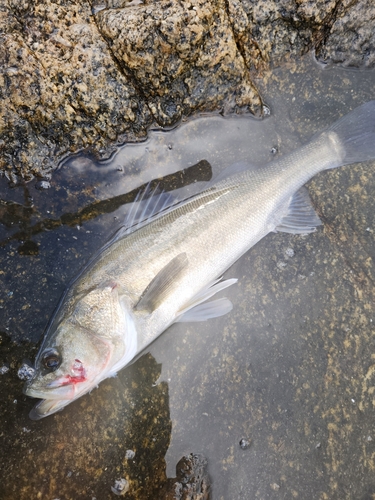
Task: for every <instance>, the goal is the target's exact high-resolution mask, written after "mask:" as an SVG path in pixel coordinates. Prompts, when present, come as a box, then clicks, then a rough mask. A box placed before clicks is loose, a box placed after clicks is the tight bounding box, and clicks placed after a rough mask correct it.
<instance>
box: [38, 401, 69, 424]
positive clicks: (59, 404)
mask: <svg viewBox="0 0 375 500" xmlns="http://www.w3.org/2000/svg"><path fill="white" fill-rule="evenodd" d="M71 402H72V401H71V400H70V399H42V401H39V403H37V404H36V405H35V406H34V408H33V409H32V410H31V411H30V413H29V417H30V419H31V420H41V419H42V418H44V417H48V415H52V414H53V413H56V412H58V411H61V410H62V409H63V408H65V406H67V405H68V404H70V403H71Z"/></svg>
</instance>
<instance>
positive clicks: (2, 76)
mask: <svg viewBox="0 0 375 500" xmlns="http://www.w3.org/2000/svg"><path fill="white" fill-rule="evenodd" d="M364 12H366V16H364V15H363V13H364ZM374 18H375V7H374V6H373V5H372V2H371V0H358V1H357V2H354V3H353V2H349V1H345V2H341V3H339V4H338V3H337V2H336V1H335V0H329V1H325V0H318V1H311V0H304V1H298V2H297V0H284V1H283V2H281V3H280V2H277V1H276V0H217V1H213V0H211V1H207V0H181V1H179V2H178V1H177V0H161V1H159V2H154V1H151V0H147V1H145V2H144V3H141V2H140V1H138V0H134V1H133V2H127V1H125V0H107V1H105V0H93V2H92V4H91V5H90V4H89V2H87V1H83V2H81V1H78V0H57V1H56V2H52V0H37V1H36V2H33V3H28V2H27V1H26V0H22V1H16V0H10V1H9V2H8V3H6V4H4V3H3V4H2V5H1V6H0V26H1V28H0V98H1V101H2V106H1V109H0V171H3V172H4V173H5V175H6V176H7V177H8V179H10V180H11V181H12V182H13V183H16V182H17V181H18V180H19V179H20V178H23V179H25V180H29V179H31V178H32V177H33V176H38V177H42V178H44V179H45V180H48V178H49V177H50V175H51V172H52V171H53V170H54V169H56V168H57V167H58V165H59V161H60V160H61V159H62V158H63V157H64V156H66V155H67V154H69V153H71V152H74V151H77V150H80V149H83V148H86V149H87V148H89V149H92V150H93V151H94V153H95V154H97V155H99V156H102V155H103V154H106V155H109V154H110V153H111V151H113V148H115V147H116V146H117V145H118V144H119V143H123V142H125V141H130V140H135V139H140V138H144V137H145V134H146V130H147V128H148V127H149V126H150V124H151V123H152V122H153V121H154V122H156V123H157V124H159V125H161V126H164V127H165V126H168V127H169V126H172V125H175V124H176V123H178V121H179V120H180V119H181V118H183V117H185V116H188V115H191V114H193V113H196V112H202V111H205V112H206V111H213V110H216V111H221V112H224V113H228V112H234V111H240V112H243V111H244V110H245V111H250V112H252V113H253V114H256V115H262V110H263V108H262V102H261V97H260V95H259V92H258V91H257V89H256V87H255V85H254V80H255V78H257V79H258V80H259V78H261V77H262V76H263V75H264V71H265V70H266V69H267V68H268V67H269V65H270V63H271V64H273V65H274V64H277V63H279V62H280V61H281V60H282V59H283V58H285V57H296V56H300V55H302V54H304V53H306V52H307V51H309V50H311V49H313V48H315V50H316V53H317V55H318V57H319V58H320V59H321V60H323V61H332V62H333V63H337V64H343V65H345V66H348V65H350V66H365V67H373V66H374V60H375V56H374V35H373V29H372V28H373V24H374Z"/></svg>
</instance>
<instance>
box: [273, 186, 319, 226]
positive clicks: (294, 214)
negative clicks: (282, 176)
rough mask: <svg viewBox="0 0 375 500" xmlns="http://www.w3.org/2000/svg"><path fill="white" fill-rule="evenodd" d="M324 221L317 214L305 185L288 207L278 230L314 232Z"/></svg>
mask: <svg viewBox="0 0 375 500" xmlns="http://www.w3.org/2000/svg"><path fill="white" fill-rule="evenodd" d="M321 224H322V221H321V220H320V219H319V217H318V216H317V214H316V212H315V210H314V208H313V206H312V205H311V200H310V197H309V194H308V191H307V189H306V188H305V187H302V188H301V189H299V190H298V191H297V192H296V193H295V194H294V196H293V197H292V199H291V200H290V203H289V205H288V207H287V213H286V214H285V215H284V217H283V218H282V219H281V222H280V223H279V225H278V226H277V227H276V228H275V229H276V231H281V232H284V233H292V234H307V233H313V232H314V231H315V230H316V226H320V225H321Z"/></svg>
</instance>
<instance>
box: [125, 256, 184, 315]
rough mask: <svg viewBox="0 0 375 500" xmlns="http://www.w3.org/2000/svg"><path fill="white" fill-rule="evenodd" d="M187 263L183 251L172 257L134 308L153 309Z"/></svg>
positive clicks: (160, 301)
mask: <svg viewBox="0 0 375 500" xmlns="http://www.w3.org/2000/svg"><path fill="white" fill-rule="evenodd" d="M188 264H189V261H188V258H187V255H186V253H185V252H183V253H180V254H179V255H177V256H176V257H175V258H174V259H172V260H171V261H170V262H169V263H168V264H167V265H166V266H164V267H163V269H162V270H161V271H159V272H158V274H157V275H156V276H155V278H154V279H153V280H152V281H151V282H150V284H149V285H148V286H147V288H146V289H145V291H144V292H143V293H142V296H141V298H140V299H139V301H138V303H137V305H136V306H135V309H136V310H138V311H139V310H146V311H149V312H152V311H154V310H155V309H156V308H157V307H158V306H159V305H160V304H161V303H162V302H163V300H164V298H165V297H166V296H167V295H168V293H169V292H170V289H171V287H172V286H173V284H174V283H175V282H176V280H177V278H178V276H179V275H180V274H181V273H182V272H183V271H184V270H185V269H186V268H187V266H188Z"/></svg>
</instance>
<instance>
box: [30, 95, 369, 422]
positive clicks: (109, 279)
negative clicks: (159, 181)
mask: <svg viewBox="0 0 375 500" xmlns="http://www.w3.org/2000/svg"><path fill="white" fill-rule="evenodd" d="M374 158H375V101H370V102H367V103H365V104H363V105H361V106H359V107H358V108H355V109H354V110H353V111H351V112H349V113H348V114H347V115H345V116H344V117H342V118H340V119H339V120H338V121H337V122H335V123H334V124H333V125H332V126H330V127H329V128H327V129H325V130H323V131H322V132H320V133H317V134H316V135H314V136H313V137H312V139H311V140H310V141H309V142H308V143H306V144H305V145H303V146H301V147H300V148H299V149H297V150H296V151H294V152H291V153H290V154H287V155H285V156H281V157H280V158H278V159H275V160H274V161H272V162H270V163H267V164H265V165H263V166H257V167H254V166H252V165H250V164H247V163H244V162H238V163H236V164H234V165H231V166H229V167H227V168H226V169H225V170H224V171H223V172H222V173H221V174H219V176H218V177H217V178H216V179H214V180H213V181H209V182H208V183H207V184H206V185H205V186H204V187H203V188H202V189H201V190H200V191H199V192H198V193H197V194H195V195H193V196H190V197H187V198H185V199H181V200H178V199H173V198H172V199H171V198H170V197H169V196H167V197H166V199H165V200H164V202H163V203H161V202H160V200H161V199H162V196H163V195H164V196H165V193H157V192H154V191H152V192H150V190H148V192H147V189H146V191H144V192H143V194H141V195H140V196H139V198H138V199H137V200H136V202H135V203H134V204H133V207H134V208H133V209H132V210H131V211H130V214H129V216H128V218H127V221H126V222H125V223H124V225H123V227H121V228H120V230H119V231H118V232H117V233H116V234H115V235H114V236H113V237H112V238H111V239H110V241H108V243H107V244H106V245H105V246H104V247H103V248H102V249H101V250H100V251H99V252H98V254H97V255H96V256H94V257H93V258H92V260H91V261H90V262H89V263H88V264H87V265H86V266H85V267H84V268H83V270H82V271H81V272H80V273H79V275H78V276H77V277H76V278H75V279H74V280H73V281H72V283H71V285H70V286H69V287H68V288H67V290H66V292H65V293H64V295H63V297H62V298H61V301H60V303H59V305H58V306H57V309H56V311H55V313H54V315H53V316H52V318H51V320H50V322H49V325H48V327H47V330H46V333H45V337H44V340H43V343H42V345H41V348H40V350H39V352H38V354H37V356H36V359H35V371H34V375H33V377H32V378H31V380H29V381H27V382H26V384H25V387H24V393H25V394H26V395H27V396H30V397H34V398H38V399H40V400H41V401H39V402H37V404H36V405H35V407H34V408H33V409H32V410H31V412H30V418H32V419H33V420H39V419H41V418H43V417H46V416H48V415H51V414H53V413H55V412H57V411H60V410H62V409H63V408H64V407H66V406H67V405H68V404H70V403H71V402H72V401H75V400H76V399H78V398H79V397H81V396H83V395H84V394H86V393H88V392H90V391H91V390H92V389H93V388H95V387H97V386H98V384H99V383H100V382H101V381H103V380H104V379H106V378H107V377H111V376H115V375H116V374H117V372H118V371H119V370H121V369H122V368H123V367H125V366H126V365H129V364H130V363H131V362H132V361H133V360H134V358H136V357H137V356H138V355H139V354H140V353H141V352H143V351H144V350H145V349H146V348H147V346H149V344H150V343H151V342H153V341H154V340H155V339H156V338H157V337H158V336H159V335H161V334H162V332H164V331H165V330H166V329H167V328H168V327H170V326H171V325H172V324H173V323H176V322H191V321H193V322H194V321H206V320H209V319H210V318H214V317H219V316H223V315H225V314H227V313H229V312H230V311H231V309H232V307H233V305H232V303H231V302H230V300H228V299H227V298H226V297H220V298H213V297H214V296H215V295H216V294H217V293H219V292H221V291H223V290H225V289H226V288H227V287H230V286H233V285H234V284H235V283H236V282H237V279H236V278H228V279H223V274H224V273H225V272H226V271H227V270H228V269H230V267H231V266H232V264H234V263H235V262H236V261H237V260H238V259H239V258H240V257H241V256H242V255H243V254H245V253H246V252H247V251H248V250H249V249H250V248H251V247H253V246H254V245H255V244H256V243H257V242H258V241H259V240H261V239H262V238H263V237H265V236H266V235H267V234H269V233H270V232H278V231H281V232H288V233H292V234H307V233H311V232H313V231H315V230H316V228H317V226H319V225H320V224H321V221H320V219H319V217H318V215H317V214H316V212H315V210H314V208H313V207H312V205H311V202H310V198H309V195H308V192H307V189H306V188H305V187H304V185H305V184H306V182H307V181H308V180H309V179H311V178H312V177H313V176H314V175H316V174H318V173H319V172H321V171H323V170H328V169H333V168H336V167H340V166H343V165H348V164H352V163H357V162H364V161H370V160H373V159H374ZM212 298H213V299H212ZM211 299H212V300H211Z"/></svg>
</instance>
